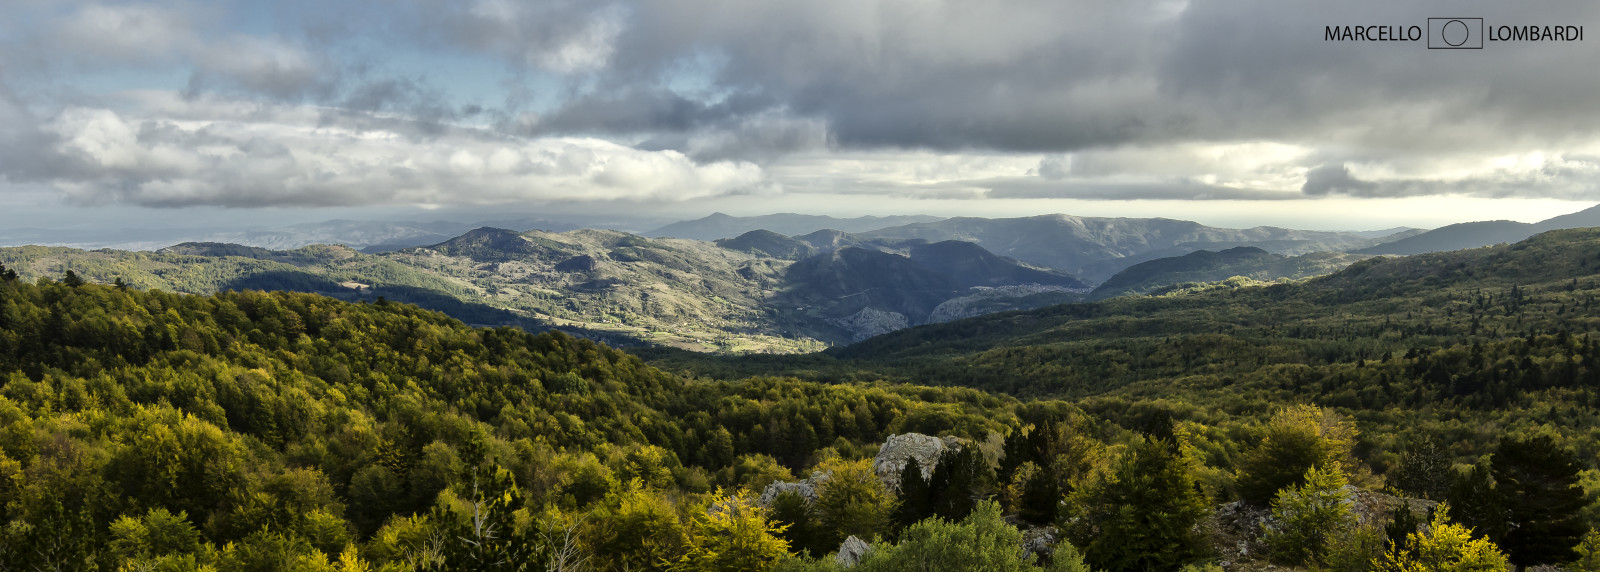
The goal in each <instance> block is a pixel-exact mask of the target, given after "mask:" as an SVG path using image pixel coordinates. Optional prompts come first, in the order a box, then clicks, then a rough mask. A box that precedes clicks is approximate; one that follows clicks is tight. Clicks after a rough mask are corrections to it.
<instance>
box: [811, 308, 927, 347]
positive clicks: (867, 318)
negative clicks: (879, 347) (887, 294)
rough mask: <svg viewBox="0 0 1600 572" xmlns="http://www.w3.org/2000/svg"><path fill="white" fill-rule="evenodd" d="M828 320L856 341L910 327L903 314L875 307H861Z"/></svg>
mask: <svg viewBox="0 0 1600 572" xmlns="http://www.w3.org/2000/svg"><path fill="white" fill-rule="evenodd" d="M828 321H829V322H830V323H832V324H833V325H835V326H839V327H841V328H844V329H845V331H848V332H850V340H851V341H856V342H859V341H861V340H865V339H867V338H870V337H873V336H877V335H882V334H887V333H889V332H893V331H895V330H904V329H906V328H909V327H911V320H909V319H907V318H906V315H905V314H901V313H899V312H886V311H884V310H879V309H877V308H862V309H861V311H859V312H856V313H854V314H851V315H849V316H846V317H843V318H834V319H832V320H828Z"/></svg>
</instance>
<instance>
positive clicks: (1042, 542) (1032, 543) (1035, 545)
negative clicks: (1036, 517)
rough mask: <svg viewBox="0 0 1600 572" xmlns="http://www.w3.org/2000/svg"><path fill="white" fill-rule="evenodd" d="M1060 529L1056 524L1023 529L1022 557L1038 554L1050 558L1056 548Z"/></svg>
mask: <svg viewBox="0 0 1600 572" xmlns="http://www.w3.org/2000/svg"><path fill="white" fill-rule="evenodd" d="M1059 536H1060V535H1059V531H1057V530H1056V527H1054V526H1041V527H1036V528H1029V529H1026V530H1023V531H1022V557H1023V558H1027V557H1028V556H1029V555H1038V556H1039V557H1040V558H1049V557H1050V555H1051V554H1054V553H1055V550H1056V539H1057V538H1058V537H1059Z"/></svg>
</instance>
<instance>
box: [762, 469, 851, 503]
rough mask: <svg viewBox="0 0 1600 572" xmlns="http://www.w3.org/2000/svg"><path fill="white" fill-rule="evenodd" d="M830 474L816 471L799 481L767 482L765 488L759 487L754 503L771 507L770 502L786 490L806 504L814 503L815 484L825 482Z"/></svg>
mask: <svg viewBox="0 0 1600 572" xmlns="http://www.w3.org/2000/svg"><path fill="white" fill-rule="evenodd" d="M830 476H832V475H831V474H829V473H823V472H816V473H811V476H810V477H809V478H806V479H804V480H801V481H799V482H794V483H786V482H783V481H774V482H772V483H769V484H768V485H767V487H766V488H764V489H761V497H760V498H757V499H756V504H759V505H761V506H763V507H765V508H772V503H773V502H774V501H777V500H778V495H782V494H783V493H788V492H792V493H795V494H798V495H800V498H802V499H805V501H806V504H811V503H815V502H817V486H818V485H821V484H822V483H824V482H826V481H827V480H828V477H830Z"/></svg>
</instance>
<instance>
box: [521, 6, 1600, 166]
mask: <svg viewBox="0 0 1600 572" xmlns="http://www.w3.org/2000/svg"><path fill="white" fill-rule="evenodd" d="M607 6H608V7H607V8H601V9H602V10H604V9H614V5H607ZM1441 10H1444V11H1448V12H1452V13H1472V14H1476V15H1482V16H1484V17H1486V18H1489V19H1490V20H1491V21H1497V22H1514V23H1522V22H1550V23H1576V24H1584V23H1589V24H1591V25H1594V24H1595V23H1597V22H1600V18H1596V16H1597V15H1600V6H1597V5H1594V4H1592V3H1587V2H1575V1H1574V2H1562V3H1552V2H1547V3H1540V4H1538V5H1537V7H1530V6H1528V5H1525V4H1509V3H1504V2H1481V1H1480V2H1466V3H1461V2H1451V3H1400V4H1396V3H1391V2H1376V1H1364V2H1337V3H1335V2H1321V3H1285V2H1275V1H1270V0H1218V1H1206V2H1189V3H1181V2H1179V3H1171V2H1072V3H1067V2H1054V1H1038V2H1025V1H1019V2H1005V3H955V2H950V3H943V2H940V3H925V2H915V3H914V2H900V1H892V0H884V1H876V2H859V1H852V2H831V1H821V2H807V3H783V4H780V3H768V2H759V3H749V2H739V3H735V2H718V1H709V0H661V1H656V2H644V3H639V4H633V5H630V6H629V7H628V8H627V9H626V10H625V12H626V13H627V14H629V15H630V17H629V18H627V19H626V21H627V28H626V29H625V30H624V31H622V32H621V33H620V34H619V35H618V36H617V39H616V44H615V47H614V50H613V52H612V54H611V56H610V60H609V62H610V65H608V66H607V67H605V68H604V69H603V70H600V71H598V72H596V73H597V74H598V76H599V79H598V80H597V85H599V86H600V87H599V88H597V89H595V90H594V91H592V92H589V93H587V94H583V95H579V96H577V97H575V98H574V99H572V100H570V101H568V102H567V103H566V105H565V106H563V107H562V108H561V109H559V110H557V111H556V112H555V113H554V114H552V115H551V116H550V119H549V122H548V123H546V124H545V125H546V126H547V127H548V128H551V129H557V130H566V129H579V130H595V131H598V132H610V133H621V132H639V131H652V130H655V131H668V132H672V131H684V130H692V129H694V128H696V127H697V126H700V125H704V124H707V123H711V122H714V121H713V120H716V119H720V118H719V117H717V116H718V115H719V114H735V115H737V114H744V113H750V112H751V111H750V110H748V109H741V108H724V109H712V108H711V107H709V106H706V107H697V106H695V105H692V104H690V103H688V102H687V101H680V100H674V99H672V98H669V97H654V98H650V99H645V100H641V99H638V98H636V97H625V98H618V97H617V96H616V95H615V94H616V93H618V92H619V90H620V91H621V92H622V93H630V94H638V93H644V92H641V91H638V86H639V85H641V84H645V85H655V83H653V82H656V81H657V79H659V78H661V77H663V76H664V75H668V74H670V71H671V70H672V69H674V66H677V65H679V64H681V63H682V62H683V61H686V60H689V59H691V58H696V57H700V56H703V55H704V54H707V53H709V54H713V55H714V56H715V57H714V58H713V59H714V60H715V61H718V62H721V63H720V65H719V66H718V67H717V69H715V70H714V71H713V72H712V74H711V79H712V81H713V82H714V84H715V85H717V86H719V87H722V88H725V89H728V90H731V91H734V92H738V93H758V94H761V95H762V96H763V100H764V101H765V102H767V103H768V105H769V106H770V109H778V108H781V109H783V110H785V111H786V112H787V113H792V114H794V115H796V116H800V117H807V118H813V119H817V120H821V121H824V122H826V123H827V125H828V126H829V129H830V131H831V134H832V136H833V141H834V142H835V143H837V144H839V145H842V146H845V147H854V148H877V147H917V148H934V149H948V150H963V149H974V148H982V149H993V150H1009V151H1065V150H1074V149H1085V148H1095V147H1103V146H1110V145H1119V144H1128V143H1138V144H1160V143H1164V142H1173V141H1214V140H1240V139H1271V140H1279V141H1296V142H1318V141H1322V142H1327V141H1331V142H1335V143H1349V144H1353V145H1359V146H1361V147H1363V148H1368V149H1372V150H1374V151H1388V152H1396V153H1409V152H1412V150H1414V149H1417V148H1419V147H1423V146H1429V147H1431V148H1434V149H1454V148H1467V149H1471V148H1493V147H1496V146H1503V145H1507V144H1525V143H1529V142H1532V143H1535V144H1538V143H1551V142H1560V141H1562V140H1565V139H1567V138H1585V137H1590V136H1592V135H1593V134H1594V133H1595V131H1596V130H1597V129H1600V113H1595V111H1596V110H1595V107H1596V104H1595V101H1594V100H1593V98H1592V97H1591V96H1590V95H1589V94H1592V93H1594V92H1595V90H1596V89H1597V88H1600V76H1597V75H1596V74H1589V73H1583V72H1582V71H1581V70H1585V69H1587V68H1588V67H1589V66H1590V65H1592V62H1593V59H1594V53H1593V50H1592V49H1589V48H1588V47H1587V44H1561V45H1552V44H1542V45H1499V46H1492V48H1493V49H1490V50H1484V51H1481V52H1473V53H1450V52H1430V51H1428V50H1426V49H1424V48H1423V46H1422V45H1420V44H1397V43H1388V44H1375V43H1339V42H1326V41H1324V36H1323V28H1324V27H1325V26H1337V25H1368V24H1384V25H1388V24H1399V25H1412V24H1415V25H1425V19H1426V18H1427V17H1428V16H1433V15H1437V13H1439V11H1441ZM588 18H592V16H589V17H588ZM578 21H583V18H579V19H578ZM622 103H627V104H628V105H630V106H632V105H637V107H636V108H635V109H634V110H633V111H630V112H626V113H596V111H599V110H605V109H613V108H615V107H616V106H617V104H622ZM639 110H648V111H646V112H641V111H639Z"/></svg>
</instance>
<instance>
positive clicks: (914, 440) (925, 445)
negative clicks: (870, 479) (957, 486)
mask: <svg viewBox="0 0 1600 572" xmlns="http://www.w3.org/2000/svg"><path fill="white" fill-rule="evenodd" d="M946 449H954V450H958V451H959V450H960V449H961V444H960V441H959V440H957V439H956V438H955V437H945V438H943V439H940V438H938V437H934V436H931V435H923V434H921V433H906V434H903V435H890V436H889V440H887V441H884V442H883V447H881V448H879V449H878V457H877V458H875V459H873V460H872V471H873V472H875V473H877V474H878V479H879V480H881V481H883V484H884V485H885V486H888V487H889V489H890V490H893V491H895V492H899V491H900V473H901V472H902V471H905V470H906V464H907V463H909V462H910V460H911V459H912V458H913V457H915V458H916V459H917V466H918V467H921V468H922V478H924V479H927V478H930V477H932V476H933V469H934V467H936V466H938V465H939V456H940V455H943V454H944V452H945V450H946Z"/></svg>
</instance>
